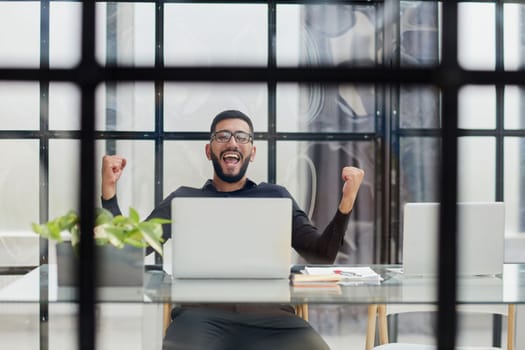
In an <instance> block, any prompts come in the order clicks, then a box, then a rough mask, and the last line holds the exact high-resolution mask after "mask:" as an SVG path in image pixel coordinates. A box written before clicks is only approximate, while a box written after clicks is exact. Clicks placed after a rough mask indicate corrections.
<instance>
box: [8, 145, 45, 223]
mask: <svg viewBox="0 0 525 350" xmlns="http://www.w3.org/2000/svg"><path fill="white" fill-rule="evenodd" d="M38 155H39V149H38V141H37V140H0V193H1V194H2V200H1V201H0V232H1V231H3V232H6V231H7V232H11V231H19V230H21V231H26V232H28V231H30V230H31V222H38V218H39V216H38V214H39V212H38V203H39V186H38V180H39V164H40V162H39V158H38Z"/></svg>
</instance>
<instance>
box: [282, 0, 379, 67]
mask: <svg viewBox="0 0 525 350" xmlns="http://www.w3.org/2000/svg"><path fill="white" fill-rule="evenodd" d="M378 11H379V9H378V5H375V6H370V5H319V4H315V5H288V4H287V5H280V6H279V5H278V6H277V28H276V43H277V64H278V65H279V66H300V65H301V66H304V65H306V66H310V65H315V66H317V65H323V66H341V65H351V66H373V65H374V64H375V62H376V56H377V54H378V50H379V49H380V48H379V47H378V45H377V43H376V27H377V23H376V21H377V16H378Z"/></svg>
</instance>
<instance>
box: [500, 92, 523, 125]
mask: <svg viewBox="0 0 525 350" xmlns="http://www.w3.org/2000/svg"><path fill="white" fill-rule="evenodd" d="M524 97H525V90H524V89H523V88H522V87H520V86H505V108H504V111H505V129H524V128H525V110H524V108H525V105H524V104H523V101H525V99H524Z"/></svg>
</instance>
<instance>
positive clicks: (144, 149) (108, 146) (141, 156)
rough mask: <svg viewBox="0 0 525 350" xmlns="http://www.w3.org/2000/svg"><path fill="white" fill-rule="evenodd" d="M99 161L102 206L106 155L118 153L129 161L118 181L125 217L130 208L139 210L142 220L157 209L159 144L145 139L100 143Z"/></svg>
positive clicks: (120, 200)
mask: <svg viewBox="0 0 525 350" xmlns="http://www.w3.org/2000/svg"><path fill="white" fill-rule="evenodd" d="M96 147H97V149H96V150H97V153H96V154H97V155H96V159H95V165H96V170H95V179H96V186H95V190H96V197H95V199H96V201H95V203H96V204H97V206H100V188H101V179H100V175H99V174H100V172H101V170H102V169H101V165H102V156H103V155H104V154H118V155H120V156H122V157H124V158H126V161H127V163H126V168H125V169H124V173H123V174H122V177H121V178H120V180H119V182H118V189H117V193H118V199H119V204H120V209H121V210H122V213H123V214H124V215H128V214H129V208H130V207H133V208H134V209H135V210H137V211H138V213H139V215H140V216H141V218H142V219H145V218H146V216H147V215H149V213H150V212H151V211H152V210H153V206H154V201H155V189H154V188H155V187H154V186H155V171H154V169H155V143H154V142H153V141H143V140H130V141H128V140H118V141H115V140H105V141H97V144H96Z"/></svg>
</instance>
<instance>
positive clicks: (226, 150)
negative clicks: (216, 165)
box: [219, 147, 244, 159]
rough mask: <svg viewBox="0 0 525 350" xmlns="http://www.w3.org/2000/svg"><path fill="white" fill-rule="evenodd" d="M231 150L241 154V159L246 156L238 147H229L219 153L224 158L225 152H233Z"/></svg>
mask: <svg viewBox="0 0 525 350" xmlns="http://www.w3.org/2000/svg"><path fill="white" fill-rule="evenodd" d="M231 152H235V153H237V154H238V155H239V159H243V158H244V156H243V154H242V152H241V150H240V149H238V148H236V147H231V148H227V149H225V150H223V151H222V152H221V153H220V154H219V155H220V157H221V158H222V157H223V156H224V154H225V153H231Z"/></svg>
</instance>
